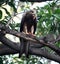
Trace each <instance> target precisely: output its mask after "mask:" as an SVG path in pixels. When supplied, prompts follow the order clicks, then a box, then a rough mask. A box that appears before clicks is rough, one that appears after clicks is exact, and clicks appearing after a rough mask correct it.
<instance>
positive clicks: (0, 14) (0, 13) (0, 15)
mask: <svg viewBox="0 0 60 64" xmlns="http://www.w3.org/2000/svg"><path fill="white" fill-rule="evenodd" d="M0 19H2V11H1V10H0Z"/></svg>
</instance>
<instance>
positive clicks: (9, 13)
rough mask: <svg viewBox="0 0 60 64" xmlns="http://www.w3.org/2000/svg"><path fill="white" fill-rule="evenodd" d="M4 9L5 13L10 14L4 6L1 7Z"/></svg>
mask: <svg viewBox="0 0 60 64" xmlns="http://www.w3.org/2000/svg"><path fill="white" fill-rule="evenodd" d="M2 8H3V9H4V10H5V12H6V14H7V15H8V16H11V15H10V12H8V10H7V9H6V8H4V7H2Z"/></svg>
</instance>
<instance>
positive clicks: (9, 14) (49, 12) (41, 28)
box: [0, 0, 60, 64]
mask: <svg viewBox="0 0 60 64" xmlns="http://www.w3.org/2000/svg"><path fill="white" fill-rule="evenodd" d="M18 2H19V1H18ZM26 4H27V5H25V6H24V5H22V6H20V9H19V11H23V10H24V11H25V10H27V9H29V8H30V7H29V6H28V4H29V3H26ZM7 5H8V6H9V7H10V10H8V9H7V8H6V6H7ZM17 8H18V7H17V6H16V4H15V0H3V1H2V0H0V23H2V24H4V25H7V24H8V22H9V21H10V24H9V25H8V26H9V27H10V28H11V29H15V30H17V31H18V28H19V26H20V24H19V23H15V22H16V21H17V20H15V21H14V20H13V19H12V18H13V17H14V16H16V14H18V10H17ZM4 14H5V15H4ZM37 16H38V24H37V31H36V34H37V35H38V36H41V35H46V34H49V33H53V34H55V35H59V34H60V5H59V1H54V2H52V3H48V4H47V5H45V6H44V7H37ZM11 19H12V20H11ZM56 45H57V46H60V44H59V42H58V43H57V44H56ZM9 58H11V61H10V63H9V62H8V61H9V60H8V59H9ZM40 59H41V58H40ZM5 60H7V61H5ZM0 61H1V62H0V63H1V64H2V62H4V61H5V64H8V63H9V64H14V63H18V64H24V63H25V62H26V64H35V63H37V64H42V62H41V61H40V60H39V59H38V57H36V56H30V57H29V59H26V58H25V56H24V55H23V56H22V57H21V58H20V59H18V58H17V56H13V55H10V56H8V57H7V56H3V57H0Z"/></svg>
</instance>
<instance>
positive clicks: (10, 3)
mask: <svg viewBox="0 0 60 64" xmlns="http://www.w3.org/2000/svg"><path fill="white" fill-rule="evenodd" d="M8 5H9V6H11V7H13V10H14V12H17V9H16V8H15V5H14V3H13V2H9V3H8Z"/></svg>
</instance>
